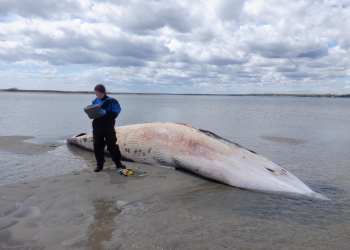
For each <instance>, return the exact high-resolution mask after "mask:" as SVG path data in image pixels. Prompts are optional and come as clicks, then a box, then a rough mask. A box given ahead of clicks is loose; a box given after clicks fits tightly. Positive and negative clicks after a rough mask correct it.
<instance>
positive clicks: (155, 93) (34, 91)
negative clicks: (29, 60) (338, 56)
mask: <svg viewBox="0 0 350 250" xmlns="http://www.w3.org/2000/svg"><path fill="white" fill-rule="evenodd" d="M0 92H11V93H54V94H94V92H93V91H66V90H34V89H28V90H26V89H17V88H10V89H0ZM109 93H110V94H113V95H182V96H293V97H342V98H346V97H350V94H292V93H290V94H288V93H255V94H254V93H247V94H196V93H157V92H154V93H151V92H149V93H140V92H109Z"/></svg>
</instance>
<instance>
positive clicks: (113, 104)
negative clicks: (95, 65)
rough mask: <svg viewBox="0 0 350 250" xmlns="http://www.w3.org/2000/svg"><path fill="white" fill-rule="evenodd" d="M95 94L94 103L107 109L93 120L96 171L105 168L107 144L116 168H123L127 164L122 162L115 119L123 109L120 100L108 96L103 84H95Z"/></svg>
mask: <svg viewBox="0 0 350 250" xmlns="http://www.w3.org/2000/svg"><path fill="white" fill-rule="evenodd" d="M95 94H96V99H95V100H93V102H92V104H95V105H99V106H100V107H101V108H102V109H103V110H104V111H105V114H104V115H103V116H102V117H99V118H96V119H94V120H93V121H92V128H93V138H94V153H95V158H96V162H97V167H96V168H95V170H94V171H95V172H100V171H101V170H102V169H103V164H104V162H105V159H104V148H105V146H106V145H107V149H108V151H109V153H110V155H111V157H112V160H113V162H114V164H115V166H116V168H117V169H121V170H123V169H125V166H124V165H123V164H122V163H121V154H120V150H119V146H118V145H117V144H116V143H117V137H116V133H115V129H114V126H115V119H116V118H117V116H118V115H119V113H120V111H121V108H120V105H119V102H118V101H117V100H116V99H114V98H112V97H109V96H107V93H106V88H105V86H103V85H102V84H98V85H96V86H95ZM121 173H122V171H121Z"/></svg>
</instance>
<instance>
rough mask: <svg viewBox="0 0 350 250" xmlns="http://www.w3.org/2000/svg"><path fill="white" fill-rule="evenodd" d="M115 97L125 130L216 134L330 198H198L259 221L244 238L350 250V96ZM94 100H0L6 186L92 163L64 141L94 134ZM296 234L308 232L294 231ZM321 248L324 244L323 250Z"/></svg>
mask: <svg viewBox="0 0 350 250" xmlns="http://www.w3.org/2000/svg"><path fill="white" fill-rule="evenodd" d="M115 97H116V98H117V99H118V100H119V101H120V103H121V105H122V109H123V111H122V113H121V115H120V117H119V121H118V124H119V125H124V124H132V123H142V122H154V121H171V122H182V123H190V124H192V125H193V126H195V127H199V128H203V129H207V130H211V131H213V132H216V133H217V134H219V135H222V136H223V137H226V138H228V139H231V140H233V141H235V142H238V143H240V144H242V145H244V146H245V147H248V148H250V149H252V150H254V151H257V152H259V153H260V154H262V155H265V156H266V157H268V158H269V159H271V160H273V161H274V162H276V163H278V164H280V165H282V166H284V167H286V168H287V169H288V170H290V171H291V172H292V173H294V174H295V175H296V176H298V177H299V178H300V179H302V180H303V181H304V182H305V183H307V184H308V185H309V186H310V187H312V188H313V189H314V190H315V191H318V192H321V193H322V194H325V195H326V196H328V197H329V198H330V199H331V201H330V202H318V201H309V200H303V199H296V198H286V197H280V196H276V195H266V194H257V193H254V192H246V191H239V192H236V191H235V192H232V193H225V196H223V195H220V196H217V195H214V194H206V195H203V197H201V199H202V200H199V201H197V202H198V206H199V205H200V204H201V202H202V203H203V202H204V203H205V201H208V199H210V200H211V201H213V202H211V203H209V204H208V202H206V206H211V207H212V208H213V210H214V211H217V213H218V216H230V215H231V214H232V213H235V214H239V215H240V216H242V218H243V217H244V218H253V219H254V218H256V220H257V221H260V222H259V223H257V224H256V225H254V229H252V228H250V227H248V226H247V228H242V230H243V231H242V237H243V239H244V237H247V240H255V241H256V244H257V245H256V246H259V240H261V239H260V238H259V237H260V236H259V237H258V236H252V234H251V233H249V232H251V231H254V230H257V229H256V228H258V229H259V230H260V231H259V232H260V233H261V232H264V231H265V230H266V234H267V235H268V236H266V237H271V247H273V242H274V240H275V241H276V240H277V241H279V242H280V243H281V241H283V240H286V242H288V244H291V242H293V241H299V242H300V241H302V242H308V239H309V238H310V239H309V240H310V241H314V242H313V243H312V244H309V245H308V246H310V245H311V246H313V247H312V249H317V248H319V247H322V248H325V247H326V245H325V242H328V243H329V244H330V246H332V247H334V246H337V247H338V249H347V246H348V244H350V221H349V219H350V193H349V190H350V153H349V149H350V133H349V128H350V108H349V107H350V99H345V98H344V99H341V98H298V97H224V96H159V95H155V96H143V95H120V96H115ZM92 98H93V96H89V95H79V94H68V95H62V94H34V93H0V108H1V110H2V112H0V136H1V138H2V139H0V142H1V140H2V141H3V142H4V140H5V139H6V140H8V141H9V143H7V141H6V143H2V144H5V145H0V186H1V185H4V184H8V183H13V182H18V181H28V180H30V179H33V178H36V177H38V176H52V175H57V174H63V173H67V172H69V171H72V170H78V169H81V168H83V167H84V163H83V162H82V160H81V159H80V158H79V157H77V156H76V155H74V154H72V153H71V152H70V151H69V150H68V149H67V148H66V146H65V145H64V139H65V138H67V137H69V136H72V135H74V134H77V133H80V132H86V131H90V130H91V128H90V121H89V120H88V118H87V117H86V116H85V114H84V113H83V111H82V109H83V107H84V106H85V105H86V104H89V103H90V101H91V99H92ZM5 136H6V137H5ZM8 136H11V137H8ZM12 136H14V137H12ZM18 136H26V137H18ZM23 138H25V140H26V141H28V142H31V143H36V144H39V145H44V146H43V147H45V148H47V150H41V149H40V147H39V149H38V150H37V151H35V150H34V152H28V151H26V150H25V146H23V145H22V144H23V142H21V140H23ZM19 139H21V140H19ZM21 143H22V144H21ZM25 145H26V144H25ZM47 151H49V152H47ZM215 201H216V202H215ZM233 201H239V202H233ZM261 219H263V223H262V222H261ZM250 226H251V225H250ZM296 227H297V228H298V230H299V229H300V230H301V231H300V232H302V233H298V232H299V231H298V230H297V231H295V230H294V229H295V228H296ZM271 228H274V229H276V228H278V230H277V231H278V232H280V235H272V234H271V233H269V230H270V229H271ZM235 230H238V229H237V228H236V229H235ZM244 230H246V231H244ZM261 237H262V236H261ZM286 237H287V238H288V239H286ZM327 237H328V238H327ZM264 240H266V239H264ZM320 242H322V245H318V244H321V243H320Z"/></svg>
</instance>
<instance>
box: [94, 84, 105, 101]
mask: <svg viewBox="0 0 350 250" xmlns="http://www.w3.org/2000/svg"><path fill="white" fill-rule="evenodd" d="M94 90H95V94H96V97H97V98H99V99H101V98H103V97H104V96H105V95H106V88H105V86H103V85H102V84H97V85H96V86H95V88H94Z"/></svg>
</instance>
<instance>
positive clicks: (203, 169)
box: [67, 122, 328, 200]
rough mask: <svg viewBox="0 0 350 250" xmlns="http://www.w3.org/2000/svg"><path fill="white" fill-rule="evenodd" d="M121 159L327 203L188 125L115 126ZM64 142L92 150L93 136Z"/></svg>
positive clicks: (251, 155) (249, 154) (254, 157)
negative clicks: (171, 168) (166, 167)
mask: <svg viewBox="0 0 350 250" xmlns="http://www.w3.org/2000/svg"><path fill="white" fill-rule="evenodd" d="M116 135H117V138H118V141H117V144H118V146H119V149H120V152H121V155H122V157H123V160H126V161H133V162H138V163H144V164H150V165H159V166H168V167H174V168H175V169H183V170H186V171H189V172H192V173H194V174H197V175H199V176H202V177H205V178H207V179H211V180H215V181H217V182H220V183H224V184H227V185H229V186H232V187H237V188H241V189H247V190H252V191H260V192H265V193H280V194H282V193H283V194H290V195H298V196H299V195H300V196H305V197H309V198H313V199H322V200H327V199H328V198H327V197H326V196H324V195H322V194H320V193H317V192H315V191H313V190H312V189H311V188H310V187H308V186H307V185H306V184H305V183H303V182H302V181H301V180H300V179H298V178H297V177H296V176H295V175H293V174H292V173H291V172H289V171H288V170H286V169H285V168H283V167H281V166H279V165H278V164H276V163H274V162H272V161H270V160H269V159H267V158H265V157H264V156H262V155H260V154H258V153H256V152H254V151H252V150H249V149H247V148H245V147H243V146H241V145H239V144H238V143H235V142H233V141H231V140H228V139H226V138H223V137H221V136H219V135H218V134H216V133H213V132H211V131H209V130H204V129H198V128H194V127H192V126H191V125H188V124H180V123H171V122H154V123H142V124H131V125H125V126H118V127H116ZM67 143H68V144H71V145H75V146H78V147H80V148H83V149H86V150H93V136H92V134H89V133H80V134H78V135H75V136H73V137H70V138H68V139H67Z"/></svg>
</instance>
